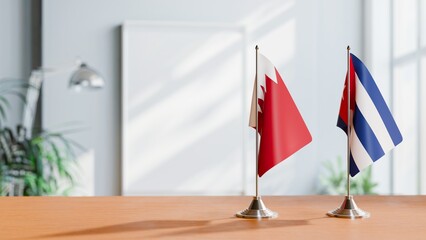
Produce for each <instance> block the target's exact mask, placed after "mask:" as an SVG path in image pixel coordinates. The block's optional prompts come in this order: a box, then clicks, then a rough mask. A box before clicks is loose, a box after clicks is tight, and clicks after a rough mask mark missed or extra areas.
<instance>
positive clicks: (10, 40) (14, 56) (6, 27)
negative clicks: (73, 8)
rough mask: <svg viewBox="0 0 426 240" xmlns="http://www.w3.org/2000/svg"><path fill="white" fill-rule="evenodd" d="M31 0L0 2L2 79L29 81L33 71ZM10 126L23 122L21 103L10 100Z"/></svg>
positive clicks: (8, 123) (0, 67)
mask: <svg viewBox="0 0 426 240" xmlns="http://www.w3.org/2000/svg"><path fill="white" fill-rule="evenodd" d="M30 7H31V6H30V0H0V79H3V78H13V79H27V78H28V77H29V74H30V72H31V22H30V11H31V8H30ZM10 100H11V103H12V105H11V109H10V110H9V114H8V121H7V125H8V126H10V127H13V128H14V127H15V124H17V123H20V119H21V115H22V103H21V102H20V101H19V100H18V99H16V98H11V99H10Z"/></svg>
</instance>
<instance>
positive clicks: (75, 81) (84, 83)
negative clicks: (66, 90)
mask: <svg viewBox="0 0 426 240" xmlns="http://www.w3.org/2000/svg"><path fill="white" fill-rule="evenodd" d="M104 85H105V82H104V79H103V78H102V77H101V76H100V75H99V74H98V73H97V72H96V71H95V70H93V69H92V68H90V67H88V66H87V65H86V64H85V63H82V64H81V65H80V66H79V67H78V69H77V70H76V71H75V72H74V73H73V74H72V76H71V79H70V83H69V86H70V88H75V89H80V88H85V89H100V88H102V87H103V86H104Z"/></svg>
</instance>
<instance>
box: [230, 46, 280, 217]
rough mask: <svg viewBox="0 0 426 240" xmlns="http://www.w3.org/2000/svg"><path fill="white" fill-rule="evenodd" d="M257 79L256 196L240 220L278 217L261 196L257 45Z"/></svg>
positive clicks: (257, 52)
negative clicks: (267, 206)
mask: <svg viewBox="0 0 426 240" xmlns="http://www.w3.org/2000/svg"><path fill="white" fill-rule="evenodd" d="M255 49H256V77H255V80H254V81H255V85H256V87H255V95H254V97H255V100H256V102H255V104H256V151H255V152H256V196H254V197H253V200H252V201H251V203H250V206H249V207H248V208H247V209H245V210H243V211H240V212H237V214H236V216H237V217H240V218H275V217H277V216H278V214H277V213H276V212H273V211H271V210H269V209H268V208H266V206H265V204H264V203H263V201H262V199H261V198H260V195H259V131H258V127H259V124H258V123H259V120H258V116H259V106H258V105H259V104H258V102H259V101H258V96H257V90H258V85H259V82H258V81H257V80H258V79H259V78H258V73H259V71H258V68H259V66H258V62H259V46H257V45H256V47H255Z"/></svg>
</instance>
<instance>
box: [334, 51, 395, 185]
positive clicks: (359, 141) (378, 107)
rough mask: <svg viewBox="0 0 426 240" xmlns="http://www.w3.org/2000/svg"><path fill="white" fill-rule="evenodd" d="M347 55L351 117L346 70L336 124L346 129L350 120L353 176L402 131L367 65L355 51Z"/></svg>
mask: <svg viewBox="0 0 426 240" xmlns="http://www.w3.org/2000/svg"><path fill="white" fill-rule="evenodd" d="M349 59H350V60H349V73H348V74H350V80H351V84H350V104H351V105H350V111H351V117H352V119H348V99H347V98H348V97H347V96H348V94H347V86H348V84H347V83H348V74H347V75H346V81H345V88H344V90H343V96H342V101H341V103H340V111H339V117H338V120H337V126H338V127H340V128H341V129H342V130H343V131H345V132H346V133H347V130H348V127H347V126H348V122H349V121H351V124H350V126H351V129H350V131H351V132H350V141H349V146H350V174H351V176H352V177H353V176H355V175H356V174H357V173H358V172H359V171H360V170H362V169H364V168H366V167H367V166H369V165H370V164H372V163H373V162H375V161H377V160H379V159H380V158H381V157H383V156H384V155H385V154H386V153H387V152H389V151H390V150H391V149H393V148H394V147H395V146H396V145H398V144H399V143H401V142H402V135H401V132H400V131H399V129H398V126H397V125H396V123H395V120H394V118H393V117H392V114H391V112H390V110H389V108H388V106H387V105H386V102H385V100H384V99H383V96H382V94H381V93H380V90H379V88H378V87H377V85H376V83H375V81H374V79H373V77H372V76H371V74H370V72H369V71H368V69H367V68H366V67H365V65H364V64H363V63H362V62H361V60H359V59H358V58H357V57H356V56H355V55H353V54H351V55H350V58H349Z"/></svg>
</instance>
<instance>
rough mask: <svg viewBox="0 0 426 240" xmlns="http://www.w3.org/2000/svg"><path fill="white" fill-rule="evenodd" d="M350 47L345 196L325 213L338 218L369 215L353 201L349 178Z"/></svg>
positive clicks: (348, 56) (348, 59) (348, 58)
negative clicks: (337, 206) (336, 205)
mask: <svg viewBox="0 0 426 240" xmlns="http://www.w3.org/2000/svg"><path fill="white" fill-rule="evenodd" d="M350 50H351V48H350V47H349V46H348V47H347V61H348V66H347V68H348V71H347V74H348V75H347V76H348V83H347V86H346V87H347V89H346V92H347V96H346V97H347V99H348V106H347V110H348V121H347V122H348V123H347V137H348V138H347V153H346V154H347V161H346V164H347V176H346V177H347V179H346V191H347V192H346V196H345V199H344V200H343V203H342V205H341V206H340V207H339V208H337V209H335V210H333V211H329V212H328V213H327V215H328V216H330V217H340V218H352V219H354V218H368V217H370V213H368V212H365V211H363V210H361V209H360V208H359V207H358V206H357V205H356V203H355V200H354V199H353V196H352V195H351V180H350V171H351V129H352V126H351V123H352V118H351V65H350V64H351V54H350V52H349V51H350Z"/></svg>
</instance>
